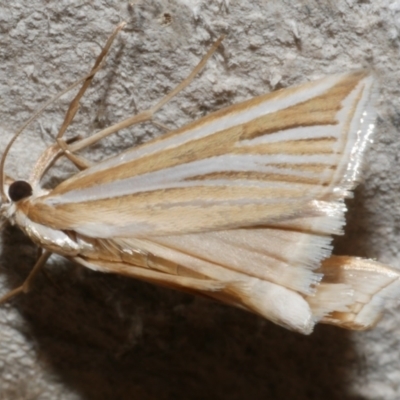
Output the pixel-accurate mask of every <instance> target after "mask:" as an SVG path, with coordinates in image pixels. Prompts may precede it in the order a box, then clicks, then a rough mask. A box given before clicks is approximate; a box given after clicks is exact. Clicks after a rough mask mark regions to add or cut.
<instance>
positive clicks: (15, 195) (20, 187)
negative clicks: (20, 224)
mask: <svg viewBox="0 0 400 400" xmlns="http://www.w3.org/2000/svg"><path fill="white" fill-rule="evenodd" d="M8 195H9V196H10V199H11V200H12V201H19V200H22V199H24V198H25V197H29V196H31V195H32V186H31V185H30V184H29V183H28V182H25V181H15V182H13V183H12V184H11V185H10V187H9V188H8Z"/></svg>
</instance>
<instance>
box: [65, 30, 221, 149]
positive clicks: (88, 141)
mask: <svg viewBox="0 0 400 400" xmlns="http://www.w3.org/2000/svg"><path fill="white" fill-rule="evenodd" d="M223 39H224V36H221V37H220V38H219V39H218V40H217V41H216V42H215V43H214V44H213V45H212V46H211V48H210V50H208V52H207V54H206V55H205V56H204V57H203V58H202V59H201V61H200V62H199V63H198V64H197V65H196V67H195V68H194V69H193V71H192V72H191V73H190V74H189V76H188V77H187V78H186V79H184V80H183V81H182V82H181V83H180V84H179V85H177V86H176V87H175V89H173V90H172V91H171V92H170V93H169V94H167V95H166V96H165V97H163V98H162V99H161V100H160V101H159V102H158V103H157V104H156V105H155V106H154V107H152V108H150V109H148V110H145V111H142V112H140V113H139V114H136V115H134V116H132V117H129V118H127V119H125V120H123V121H121V122H118V123H116V124H114V125H113V126H109V127H108V128H106V129H103V130H102V131H99V132H97V133H95V134H94V135H92V136H90V137H88V138H85V139H82V140H80V141H79V142H76V143H73V144H72V145H69V146H67V148H68V150H69V151H70V152H71V153H75V152H77V151H78V150H81V149H84V148H85V147H88V146H90V145H92V144H94V143H96V142H98V141H99V140H101V139H104V138H105V137H107V136H109V135H111V134H113V133H115V132H117V131H119V130H121V129H124V128H128V127H129V126H132V125H136V124H139V123H142V122H147V121H151V120H152V119H153V116H154V114H155V113H156V112H157V111H158V110H159V109H160V108H161V107H163V106H164V105H165V104H166V103H168V102H169V101H170V100H171V99H172V98H173V97H175V96H176V95H177V94H178V93H179V92H181V91H182V90H183V89H185V88H186V86H188V85H189V84H190V82H191V81H192V80H193V79H194V77H195V76H196V75H197V74H198V73H199V72H200V71H201V70H202V69H203V67H204V66H205V64H206V63H207V61H208V60H209V58H210V57H211V56H212V55H213V54H214V53H215V51H216V50H217V48H218V47H219V45H220V44H221V42H222V40H223Z"/></svg>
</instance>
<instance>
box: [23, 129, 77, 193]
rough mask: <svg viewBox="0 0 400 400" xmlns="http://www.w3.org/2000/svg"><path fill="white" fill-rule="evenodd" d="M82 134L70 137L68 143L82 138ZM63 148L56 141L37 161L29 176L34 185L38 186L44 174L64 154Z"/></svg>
mask: <svg viewBox="0 0 400 400" xmlns="http://www.w3.org/2000/svg"><path fill="white" fill-rule="evenodd" d="M80 139H81V136H75V137H74V138H71V139H68V140H67V143H73V142H76V141H77V140H80ZM63 154H64V153H63V151H62V149H60V146H59V144H58V143H54V144H52V145H51V146H49V147H48V148H47V149H46V150H45V151H44V152H43V153H42V154H41V156H40V158H39V159H38V160H37V161H36V164H35V166H34V167H33V169H32V172H31V175H30V176H29V182H30V184H31V185H32V186H36V185H37V184H38V183H39V182H40V180H41V179H42V178H43V176H44V174H45V173H46V172H47V171H48V170H49V168H50V167H51V166H52V165H53V164H54V163H55V162H56V161H57V159H58V158H60V157H61V156H62V155H63Z"/></svg>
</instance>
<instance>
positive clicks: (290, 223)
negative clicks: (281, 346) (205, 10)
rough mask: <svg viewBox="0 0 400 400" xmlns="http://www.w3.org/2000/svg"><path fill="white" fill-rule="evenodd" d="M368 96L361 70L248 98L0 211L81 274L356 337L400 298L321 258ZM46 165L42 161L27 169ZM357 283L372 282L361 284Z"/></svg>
mask: <svg viewBox="0 0 400 400" xmlns="http://www.w3.org/2000/svg"><path fill="white" fill-rule="evenodd" d="M215 48H216V46H215V45H214V49H215ZM211 54H212V52H209V53H208V55H207V56H206V58H207V57H209V56H210V55H211ZM202 65H204V59H203V61H201V62H200V64H199V65H198V66H197V67H196V69H195V71H197V72H198V70H199V69H200V67H201V66H202ZM197 72H196V73H197ZM193 75H194V74H193V73H192V74H191V75H190V76H189V78H190V79H191V77H193ZM189 78H188V79H189ZM188 79H187V80H185V81H184V82H183V83H184V84H181V85H178V86H177V88H176V89H175V90H174V91H173V92H172V93H171V94H170V95H168V96H166V97H165V98H164V99H163V100H161V101H160V102H159V103H158V104H157V105H156V106H155V107H154V108H153V109H152V110H148V111H145V112H143V113H141V114H139V115H138V116H137V118H135V117H132V118H128V119H127V120H125V121H123V122H122V123H120V124H116V125H115V126H112V127H110V128H108V129H106V130H104V131H102V132H100V133H99V134H98V135H94V137H96V139H93V140H92V141H91V140H90V139H85V140H83V141H82V142H79V141H78V142H76V143H75V144H73V145H71V147H70V148H71V149H73V148H75V149H78V148H82V147H83V145H82V143H85V144H86V143H92V142H93V141H94V140H97V138H100V137H103V136H105V135H107V134H109V133H112V132H115V131H116V130H118V129H119V128H120V127H122V126H124V127H126V126H127V125H129V124H132V123H137V122H140V121H142V120H149V119H150V118H151V116H152V114H153V113H154V112H155V110H157V109H158V108H160V107H161V106H162V105H163V104H165V102H166V101H167V100H169V98H171V97H172V96H174V95H175V94H176V93H178V92H179V91H180V90H181V89H182V88H183V87H184V86H185V85H187V83H188ZM190 79H189V80H190ZM79 96H81V95H78V96H77V97H76V99H75V100H74V101H73V103H72V105H71V107H70V108H71V109H73V110H75V109H76V105H77V103H78V102H79V99H80V97H79ZM375 97H376V96H375V92H374V89H373V78H372V77H371V76H370V74H369V73H368V72H367V71H355V72H350V73H347V74H342V75H334V76H330V77H326V78H323V79H320V80H317V81H314V82H309V83H306V84H303V85H300V86H297V87H293V88H288V89H284V90H280V91H277V92H274V93H269V94H266V95H263V96H260V97H256V98H253V99H251V100H248V101H246V102H244V103H241V104H236V105H233V106H231V107H228V108H226V109H223V110H220V111H217V112H215V113H213V114H210V115H209V116H206V117H204V118H202V119H199V120H197V121H194V122H192V123H191V124H189V125H187V126H185V127H183V128H180V129H177V130H175V131H173V132H170V133H168V134H166V135H164V136H162V137H160V138H158V139H156V140H153V141H151V142H149V143H146V144H144V145H141V146H138V147H136V148H132V149H128V150H127V151H125V152H124V153H122V154H119V155H117V156H115V157H113V158H110V159H108V160H105V161H102V162H100V163H98V164H96V165H93V166H90V167H89V168H87V169H85V170H83V171H81V172H79V173H77V174H76V175H74V176H72V177H71V178H69V179H67V180H65V181H64V182H62V183H61V184H59V185H58V186H56V187H55V188H53V189H52V190H50V191H47V192H45V191H43V190H42V189H41V188H40V187H39V186H38V185H37V184H36V182H37V181H39V179H38V176H41V174H40V173H37V174H33V175H32V176H34V177H35V179H34V182H32V183H34V187H33V194H32V195H27V196H26V197H24V198H18V199H17V198H16V197H15V196H10V197H11V199H8V200H9V201H8V202H7V203H6V204H3V206H2V209H1V210H2V214H3V216H5V217H6V218H8V219H9V220H10V221H11V222H12V223H15V224H16V225H18V226H19V227H20V228H21V229H22V230H23V231H24V232H25V233H26V234H27V235H28V236H29V237H30V238H31V239H32V240H33V241H34V242H35V243H37V244H38V245H39V246H41V247H43V248H45V249H47V250H49V251H51V252H55V253H58V254H61V255H64V256H66V257H69V258H71V259H72V260H74V261H76V262H77V263H79V264H81V265H83V266H85V267H88V268H91V269H95V270H100V271H104V272H112V273H117V274H122V275H127V276H132V277H136V278H138V279H142V280H145V281H148V282H152V283H156V284H159V285H163V286H166V287H170V288H174V289H181V290H184V291H188V292H190V293H197V294H201V295H203V296H207V297H211V298H214V299H217V300H220V301H223V302H225V303H227V304H231V305H235V306H237V307H241V308H243V309H246V310H249V311H252V312H255V313H257V314H260V315H262V316H264V317H266V318H268V319H270V320H272V321H274V322H276V323H278V324H280V325H282V326H285V327H287V328H290V329H293V330H296V331H299V332H302V333H310V332H311V331H312V329H313V327H314V325H315V323H317V322H319V321H322V322H326V323H333V324H337V325H340V326H344V327H349V328H353V329H360V328H367V327H370V326H372V325H373V323H374V322H375V321H376V319H377V316H378V315H379V313H380V311H381V309H382V308H383V303H384V302H383V299H385V298H386V297H389V296H393V295H398V292H399V290H400V289H399V283H398V281H399V279H398V277H399V275H398V273H397V271H395V270H393V269H391V268H389V267H386V266H383V265H380V264H377V263H373V262H371V261H369V260H361V259H356V258H351V257H344V258H340V257H330V256H331V251H332V246H331V241H332V237H331V235H332V234H338V233H342V230H343V225H344V213H345V211H346V207H345V204H344V199H345V198H346V197H347V196H348V195H349V193H350V190H351V189H352V188H353V187H354V186H355V184H356V182H357V179H358V176H359V173H360V165H361V163H362V157H363V154H364V152H365V147H366V144H367V142H368V141H369V139H370V136H371V134H372V132H373V125H374V112H373V102H374V99H375ZM72 114H73V115H74V113H72ZM72 114H67V117H68V116H70V117H68V118H67V120H68V121H69V120H70V119H72V117H73V115H72ZM64 128H65V124H64V125H63V127H62V133H63V129H64ZM64 130H65V129H64ZM62 133H61V134H60V136H62ZM59 139H60V138H59ZM60 146H61V148H62V149H63V151H68V146H67V145H66V144H65V143H61V142H60ZM58 155H59V152H58V150H57V148H54V149H51V150H48V154H45V155H44V156H43V157H42V158H41V160H42V161H40V162H39V164H40V165H41V166H39V167H38V168H39V169H41V170H43V171H44V170H45V169H46V168H47V166H48V165H50V164H51V160H52V159H51V157H53V156H54V157H56V156H58ZM69 157H70V159H72V160H74V156H73V155H71V154H70V155H69ZM3 164H4V162H3ZM42 164H43V165H42ZM363 271H366V272H365V274H364V275H363ZM353 272H354V273H353ZM355 276H358V277H359V278H360V279H355V278H354V277H355ZM366 276H367V277H368V278H369V277H370V278H371V279H373V283H371V284H368V285H366V284H360V280H361V281H363V280H364V278H365V277H366ZM375 278H376V279H375ZM389 284H390V287H391V290H388V289H387V285H389Z"/></svg>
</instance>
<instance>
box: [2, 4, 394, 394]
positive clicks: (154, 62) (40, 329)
mask: <svg viewBox="0 0 400 400" xmlns="http://www.w3.org/2000/svg"><path fill="white" fill-rule="evenodd" d="M7 3H10V4H7V5H5V4H6V2H2V3H1V4H0V114H1V116H0V121H1V122H0V148H4V146H5V144H6V142H7V141H8V140H9V138H10V137H11V135H12V133H13V132H14V131H15V130H16V129H17V127H19V126H20V125H21V123H22V122H23V121H25V120H26V119H27V118H28V117H29V116H30V115H31V113H32V112H33V111H34V110H35V109H37V108H38V106H39V105H40V104H42V103H43V102H44V101H45V100H46V99H47V98H49V97H51V96H53V95H54V94H56V93H57V92H59V91H60V90H61V89H62V88H65V87H66V86H67V85H68V84H70V83H72V82H74V81H75V80H76V79H78V78H79V77H81V76H83V75H84V74H85V73H86V72H87V71H88V70H89V68H90V66H91V63H92V62H93V60H94V57H95V56H96V55H97V54H98V52H99V51H100V49H101V46H102V45H103V44H104V42H105V40H106V39H107V37H108V35H109V34H110V32H111V31H112V30H113V28H114V27H115V26H116V24H117V23H118V22H120V21H122V20H125V21H127V22H128V25H127V27H126V29H125V30H124V32H123V33H121V34H120V36H119V38H118V39H117V41H116V44H115V45H114V47H113V50H112V52H111V54H110V57H109V59H108V63H107V65H106V67H105V68H104V70H103V71H101V72H100V73H99V75H98V77H97V79H96V80H95V83H94V85H93V87H92V88H91V89H90V91H89V93H88V95H87V97H86V98H85V100H84V102H83V105H82V107H81V111H80V113H79V115H78V116H77V118H76V122H75V123H74V125H73V126H72V127H71V129H70V131H69V134H70V135H71V136H73V135H76V134H90V133H91V132H94V131H96V130H99V129H101V128H102V127H105V126H107V125H109V124H112V123H114V122H116V121H118V120H120V119H122V118H123V117H126V116H128V115H131V114H132V113H135V112H137V111H138V110H143V109H145V108H147V107H149V106H150V105H152V104H154V102H155V101H156V100H157V99H159V98H160V97H161V96H162V95H164V94H166V93H167V92H168V91H169V90H170V89H171V88H172V87H173V86H174V85H175V84H177V83H178V82H180V81H181V80H182V78H183V77H184V76H185V75H186V74H188V73H189V71H190V70H191V68H193V66H194V65H195V64H196V62H197V61H198V60H199V59H200V57H201V56H202V55H203V54H204V53H205V52H206V51H207V49H208V48H209V47H210V45H211V43H212V41H213V40H215V39H216V38H217V37H219V35H221V34H222V33H225V34H227V37H226V39H225V40H224V43H223V46H221V48H220V49H219V50H218V51H217V53H216V55H215V56H214V57H213V59H212V60H211V61H210V62H209V63H208V66H207V68H206V69H205V71H204V73H203V74H202V75H201V76H200V77H199V78H198V79H197V80H196V81H194V82H193V84H192V85H191V86H190V89H189V90H186V91H185V92H184V93H183V94H182V95H181V96H179V98H178V99H176V100H174V101H173V102H172V103H171V104H169V105H168V106H167V107H165V109H163V110H162V112H161V113H160V114H159V117H158V121H160V122H162V123H163V124H165V125H167V126H168V127H170V128H173V127H177V126H181V125H182V124H184V123H185V122H187V121H190V120H192V119H194V118H198V117H200V116H202V115H204V114H207V113H208V112H210V111H212V110H215V109H218V108H221V107H223V106H225V105H228V104H231V103H234V102H238V101H241V100H244V99H247V98H249V97H251V96H254V95H257V94H261V93H264V92H267V91H270V90H273V89H277V88H281V87H286V86H289V85H292V84H296V83H299V82H302V81H306V80H309V79H314V78H317V77H320V76H323V75H326V74H330V73H337V72H342V71H346V70H350V69H355V68H360V67H366V68H371V69H373V70H374V71H375V73H376V76H377V80H378V82H379V87H380V94H381V95H380V100H379V102H378V104H377V108H378V112H379V120H378V129H377V135H376V138H375V143H374V144H373V146H372V147H371V149H370V152H369V154H368V160H367V163H366V168H365V183H364V184H363V185H361V186H360V187H359V188H358V189H357V190H356V193H355V199H354V200H352V201H351V202H349V207H350V212H349V214H348V226H347V230H346V235H345V236H344V237H343V238H340V239H338V240H337V252H338V253H341V254H352V255H361V256H366V257H372V258H377V259H379V260H380V261H382V262H385V263H388V264H390V265H392V266H394V267H400V258H399V251H398V249H399V226H400V224H399V222H400V207H399V201H398V189H399V173H398V171H400V163H399V160H398V154H399V147H400V136H399V134H400V132H399V124H400V113H399V102H400V100H399V99H400V85H399V83H400V79H399V78H400V72H399V67H398V66H399V65H400V60H399V44H400V38H399V30H400V2H399V1H389V0H374V1H372V0H371V1H368V0H363V1H356V0H346V1H344V0H338V1H329V0H320V1H317V0H304V1H300V0H293V1H289V0H280V1H266V0H265V1H262V0H258V1H256V0H254V1H251V2H247V1H246V2H245V1H243V2H239V1H228V0H225V1H223V0H219V1H218V0H214V1H210V0H209V1H206V0H198V1H194V0H192V1H191V0H175V1H166V0H165V1H162V0H154V1H130V2H128V1H122V0H120V1H111V0H93V1H57V2H51V1H44V0H42V1H39V0H30V1H26V0H14V1H12V2H7ZM69 98H70V97H69ZM67 104H68V96H67V97H66V98H65V99H63V100H61V101H59V102H57V103H56V104H54V105H52V106H50V107H49V108H48V110H47V112H46V113H45V114H44V115H43V116H42V117H41V118H40V119H39V120H38V121H37V122H36V123H34V124H33V125H32V126H31V127H30V129H28V131H27V132H26V134H25V136H24V137H22V138H21V140H19V141H18V142H17V143H16V145H15V147H14V148H13V150H12V152H11V154H10V156H9V159H8V162H7V173H8V174H9V175H12V176H13V177H19V178H26V177H27V176H28V173H29V170H30V168H31V167H32V164H33V163H34V161H35V158H36V156H37V155H38V154H40V152H41V151H42V150H43V149H44V148H45V147H46V145H48V144H50V143H52V135H54V134H55V133H56V132H57V127H58V126H59V124H60V122H61V121H62V117H63V111H65V109H66V106H67ZM159 133H160V131H159V130H158V129H157V128H154V127H152V126H151V125H144V126H140V127H136V128H134V129H130V130H129V132H123V133H121V134H118V135H115V136H114V137H113V138H111V139H110V140H109V141H104V142H102V143H101V144H99V145H96V146H94V148H92V149H91V151H90V156H91V157H93V158H94V159H101V158H102V157H104V156H108V155H110V154H113V153H114V152H118V151H120V150H121V149H123V148H126V147H127V146H131V145H134V144H137V143H140V142H141V141H143V140H147V139H148V138H151V137H154V136H155V135H157V134H159ZM56 171H57V173H59V174H61V175H67V174H68V173H70V172H72V169H71V167H70V166H69V165H68V163H61V164H60V165H59V166H58V167H57V169H56ZM53 182H54V181H53ZM50 183H51V182H50ZM35 254H36V253H35V248H34V247H33V246H32V245H31V244H30V242H29V241H28V240H27V239H26V238H24V236H23V235H22V234H21V233H20V232H18V230H16V229H12V228H6V229H5V230H4V231H3V233H2V253H1V258H0V287H1V288H2V289H1V293H5V292H6V291H7V290H9V289H10V288H12V287H15V286H17V285H18V284H20V283H21V282H22V281H23V279H24V277H26V275H27V274H28V271H29V270H30V268H31V267H32V265H33V263H34V259H35ZM47 272H48V273H47V275H49V277H50V278H51V279H50V280H49V279H47V278H46V277H45V276H44V275H43V276H39V277H38V279H37V280H36V282H35V286H34V289H33V291H32V292H31V293H30V294H28V295H26V296H21V297H19V298H18V299H16V300H15V301H13V302H11V303H10V304H8V305H7V306H4V307H2V308H0V399H27V400H31V399H40V400H45V399H66V400H72V399H74V400H76V399H133V398H134V399H144V400H147V399H157V400H158V399H159V400H164V399H185V400H186V399H189V400H191V399H206V398H207V399H230V400H236V399H237V400H239V399H240V400H241V399H269V398H271V399H287V398H296V399H321V398H324V399H348V400H350V399H352V400H353V399H354V400H355V399H398V398H400V387H399V386H400V372H399V371H400V368H399V366H400V348H399V332H400V317H399V316H398V313H397V309H398V302H393V304H388V312H387V313H386V315H385V317H384V318H383V320H382V321H381V323H380V325H379V326H378V327H377V328H376V329H375V330H373V331H371V332H367V333H350V332H347V331H343V330H339V329H336V328H334V327H329V326H319V327H317V329H316V330H315V332H314V333H313V334H312V335H311V336H309V337H302V336H300V335H297V334H294V333H291V332H288V331H285V330H284V329H282V328H279V327H276V326H274V325H273V324H271V323H269V322H267V321H265V320H263V319H261V318H259V317H256V316H253V315H250V314H248V313H245V312H243V311H240V310H236V309H232V308H229V307H225V306H223V305H219V304H216V303H213V302H209V301H206V300H202V299H199V298H194V297H191V296H189V295H185V294H181V293H176V292H172V291H168V290H165V289H160V288H156V287H153V286H150V285H147V284H144V283H140V282H136V281H133V280H130V279H125V278H121V277H115V276H108V275H103V274H97V273H93V272H91V271H86V270H83V269H82V268H80V267H77V266H75V265H72V264H69V263H68V262H66V261H64V260H63V259H61V258H53V259H52V260H51V262H50V263H49V267H48V269H47ZM52 282H53V283H52Z"/></svg>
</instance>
